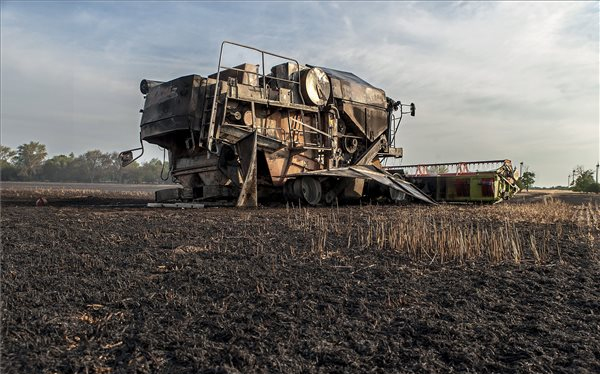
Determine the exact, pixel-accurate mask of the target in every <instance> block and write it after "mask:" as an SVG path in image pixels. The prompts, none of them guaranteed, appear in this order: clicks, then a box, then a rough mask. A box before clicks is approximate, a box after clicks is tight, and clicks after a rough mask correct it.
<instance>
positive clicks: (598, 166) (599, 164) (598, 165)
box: [596, 162, 600, 184]
mask: <svg viewBox="0 0 600 374" xmlns="http://www.w3.org/2000/svg"><path fill="white" fill-rule="evenodd" d="M598 168H600V162H598V163H597V164H596V184H598Z"/></svg>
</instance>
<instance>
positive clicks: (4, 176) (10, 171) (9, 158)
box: [0, 145, 18, 181]
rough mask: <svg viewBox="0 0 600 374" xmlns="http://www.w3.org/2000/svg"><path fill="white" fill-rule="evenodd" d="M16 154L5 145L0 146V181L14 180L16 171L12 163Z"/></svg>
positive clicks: (16, 175) (16, 174)
mask: <svg viewBox="0 0 600 374" xmlns="http://www.w3.org/2000/svg"><path fill="white" fill-rule="evenodd" d="M16 155H17V152H16V151H14V150H13V149H11V148H10V147H7V146H5V145H0V180H3V181H8V180H16V179H17V177H18V169H17V168H16V167H15V165H14V163H13V161H14V158H15V156H16Z"/></svg>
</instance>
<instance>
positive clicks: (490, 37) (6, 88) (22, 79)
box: [1, 2, 600, 185]
mask: <svg viewBox="0 0 600 374" xmlns="http://www.w3.org/2000/svg"><path fill="white" fill-rule="evenodd" d="M9 5H10V6H7V5H5V4H3V8H2V30H1V34H2V40H1V41H2V87H1V96H2V118H1V119H2V143H3V144H7V145H10V146H16V145H18V144H20V143H23V142H26V141H29V140H31V139H38V140H40V141H42V142H44V143H46V144H47V145H48V148H49V150H50V152H51V153H64V152H70V151H74V152H76V153H79V152H83V151H85V150H88V149H91V148H100V149H103V150H107V151H108V150H119V149H122V148H128V147H130V146H135V144H136V143H137V137H138V134H137V131H138V127H137V126H138V121H139V114H138V113H137V111H138V109H139V106H140V105H141V95H140V94H139V92H138V88H137V87H138V84H139V80H140V79H141V78H154V79H170V78H175V77H177V76H181V75H186V74H190V73H199V74H202V75H207V74H210V73H211V72H212V71H213V70H214V66H215V65H216V59H217V57H218V47H219V45H220V41H221V40H222V39H229V40H234V41H239V42H242V43H246V44H252V45H256V46H257V47H260V48H265V49H269V50H272V51H274V52H278V53H281V54H284V55H289V56H292V57H297V58H298V59H299V60H301V61H302V62H305V63H311V64H316V65H322V66H328V67H332V68H337V69H341V70H348V71H352V72H354V73H355V74H357V75H359V76H361V77H362V78H364V79H366V80H367V81H369V82H371V83H372V84H374V85H376V86H379V87H381V88H383V89H385V90H386V92H387V93H388V95H389V96H391V97H394V98H398V99H402V100H404V101H414V102H415V103H416V104H417V117H416V118H407V119H406V121H405V122H404V124H403V125H402V130H401V133H400V134H399V140H400V143H401V144H402V145H403V146H404V147H405V155H406V162H410V163H413V162H440V161H460V160H469V159H485V158H503V157H509V158H512V159H513V160H514V161H515V162H518V161H521V160H523V161H525V162H526V163H528V164H530V166H531V168H532V169H533V170H535V171H536V172H537V175H538V178H539V182H540V183H541V184H545V185H551V184H558V183H564V180H563V179H565V177H566V175H567V174H568V172H569V171H570V170H571V169H572V167H573V166H574V165H576V164H586V166H588V167H591V166H592V165H593V164H595V162H596V161H597V159H598V157H599V155H598V149H599V147H600V146H599V144H598V143H599V138H600V129H599V114H598V112H599V109H598V101H599V93H598V90H599V88H598V79H599V72H598V69H599V68H598V66H599V65H598V56H599V53H598V23H599V22H598V9H597V6H594V4H591V5H590V3H514V2H509V3H505V2H500V3H491V4H490V3H484V2H467V3H292V4H282V3H252V4H243V3H225V4H223V5H221V4H219V5H217V4H204V3H201V4H197V3H169V5H168V6H162V5H161V4H158V3H131V4H125V5H120V4H119V5H115V4H113V5H110V4H109V5H106V6H104V5H102V4H92V5H83V4H80V5H79V6H77V7H74V8H70V7H69V8H65V7H63V8H60V9H54V8H53V7H47V8H44V9H41V8H38V7H35V6H17V5H15V4H14V3H10V4H9ZM52 11H54V12H55V13H57V14H60V15H61V17H60V18H59V17H57V16H56V15H54V14H50V15H48V14H47V13H48V12H52ZM240 20H241V21H240ZM233 57H234V60H235V59H236V58H240V59H242V58H244V56H243V55H235V54H234V55H233ZM239 62H242V61H239ZM152 155H153V156H158V155H159V152H155V153H153V154H152Z"/></svg>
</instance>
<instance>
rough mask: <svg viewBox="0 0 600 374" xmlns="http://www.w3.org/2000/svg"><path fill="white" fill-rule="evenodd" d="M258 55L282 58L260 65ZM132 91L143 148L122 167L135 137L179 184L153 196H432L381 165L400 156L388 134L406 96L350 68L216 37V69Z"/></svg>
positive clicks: (251, 200) (249, 199)
mask: <svg viewBox="0 0 600 374" xmlns="http://www.w3.org/2000/svg"><path fill="white" fill-rule="evenodd" d="M224 47H227V48H234V47H235V48H241V49H243V50H250V51H253V52H255V53H257V54H258V55H259V56H260V57H261V61H262V62H263V63H262V64H261V65H253V64H248V63H245V64H241V65H237V66H233V67H228V66H224V65H222V61H223V55H224V53H223V52H224ZM265 56H267V57H269V58H278V59H281V61H283V62H282V63H279V64H277V65H275V66H273V67H271V69H270V70H266V67H265V64H264V61H265ZM140 90H141V92H142V94H144V95H145V103H144V108H143V110H142V119H141V125H140V143H141V144H142V146H141V147H140V148H137V149H132V150H129V151H125V152H122V153H121V160H122V164H123V165H124V166H126V165H128V164H129V163H131V162H133V160H135V159H136V158H137V157H139V156H141V154H140V155H138V156H137V157H136V158H134V156H133V152H134V151H136V150H141V151H142V153H143V141H146V142H149V143H152V144H157V145H159V146H161V147H163V148H165V149H166V150H168V153H169V167H170V170H169V172H170V175H171V176H172V178H173V179H174V180H175V181H176V182H178V183H180V184H181V185H182V187H183V188H175V189H168V190H162V191H158V192H157V193H156V200H157V202H176V201H188V202H201V201H219V202H230V203H232V204H233V203H235V204H237V205H238V206H256V204H257V201H258V199H261V198H264V199H277V198H285V199H288V200H292V201H298V200H300V201H303V202H304V203H308V204H310V205H317V204H320V203H333V202H336V201H338V200H357V199H361V198H363V197H365V196H373V197H377V196H380V197H381V196H386V197H388V198H389V197H390V196H392V197H395V198H399V197H401V196H405V195H409V196H412V197H414V198H415V199H418V200H421V201H425V202H428V203H433V200H432V199H431V198H430V197H429V196H427V195H425V194H424V193H422V192H421V191H420V190H419V189H418V188H416V187H415V186H413V185H412V184H411V183H409V182H408V181H406V180H405V179H403V178H401V177H398V176H393V175H392V174H391V173H389V172H388V171H386V170H385V169H384V168H383V167H382V166H381V160H383V159H385V158H389V157H392V158H400V157H402V149H401V148H396V147H394V145H393V144H390V139H394V138H395V133H394V132H395V129H397V124H398V121H399V119H400V118H402V114H408V113H410V114H411V115H414V111H415V108H414V104H410V105H404V104H401V103H400V102H399V101H395V100H392V99H390V98H389V97H387V96H386V94H385V92H384V91H383V90H382V89H380V88H377V87H374V86H372V85H371V84H369V83H367V82H366V81H364V80H363V79H361V78H359V77H357V76H356V75H354V74H352V73H349V72H344V71H339V70H334V69H330V68H324V67H317V66H311V65H302V64H300V63H299V62H298V61H297V60H295V59H292V58H288V57H284V56H281V55H277V54H274V53H270V52H266V51H263V50H259V49H256V48H253V47H248V46H244V45H241V44H237V43H232V42H223V43H222V45H221V52H220V54H219V63H218V66H217V71H216V73H214V74H211V75H208V76H206V77H203V76H200V75H189V76H184V77H180V78H177V79H174V80H171V81H168V82H159V81H153V80H147V79H145V80H143V81H142V82H141V84H140ZM403 109H406V111H403ZM398 111H399V116H396V113H398Z"/></svg>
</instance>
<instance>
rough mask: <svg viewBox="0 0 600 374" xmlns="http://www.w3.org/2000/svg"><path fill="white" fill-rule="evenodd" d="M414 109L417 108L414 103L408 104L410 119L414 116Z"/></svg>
mask: <svg viewBox="0 0 600 374" xmlns="http://www.w3.org/2000/svg"><path fill="white" fill-rule="evenodd" d="M416 109H417V108H416V107H415V103H410V115H411V117H414V116H415V110H416Z"/></svg>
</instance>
